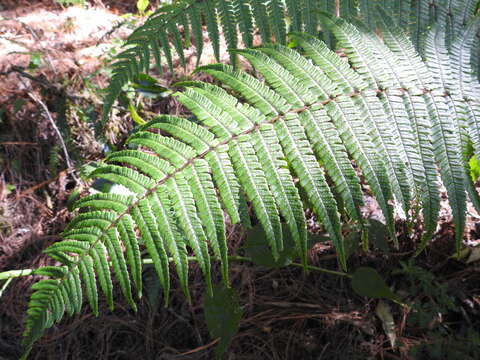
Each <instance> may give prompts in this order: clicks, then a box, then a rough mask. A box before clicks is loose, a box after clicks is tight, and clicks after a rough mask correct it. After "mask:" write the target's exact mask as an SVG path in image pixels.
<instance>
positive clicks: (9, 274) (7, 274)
mask: <svg viewBox="0 0 480 360" xmlns="http://www.w3.org/2000/svg"><path fill="white" fill-rule="evenodd" d="M187 260H188V261H196V260H197V259H196V258H195V256H189V257H187ZM212 260H215V261H219V260H220V259H218V258H217V257H212ZM228 260H229V261H239V262H240V261H244V262H252V259H250V258H249V257H245V256H229V257H228ZM168 261H169V262H173V258H168ZM142 264H144V265H153V260H152V259H148V258H147V259H142ZM290 266H294V267H300V268H302V269H303V268H305V266H304V265H303V264H300V263H291V264H290ZM307 270H311V271H316V272H323V273H325V274H330V275H336V276H343V277H347V278H352V275H350V274H348V273H344V272H341V271H335V270H328V269H324V268H321V267H318V266H313V265H307ZM34 272H35V270H34V269H23V270H10V271H4V272H0V281H2V280H10V279H15V278H19V277H24V276H30V275H33V274H34Z"/></svg>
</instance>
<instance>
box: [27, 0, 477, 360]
mask: <svg viewBox="0 0 480 360" xmlns="http://www.w3.org/2000/svg"><path fill="white" fill-rule="evenodd" d="M220 2H221V3H222V1H220ZM197 3H198V4H200V5H201V6H208V4H211V3H210V2H208V1H207V2H202V1H199V2H191V4H195V6H200V5H197ZM223 3H224V4H220V6H223V7H225V6H227V7H228V6H231V7H232V6H233V5H236V6H237V7H235V9H236V10H235V11H236V12H234V13H235V14H236V16H237V15H238V14H240V11H247V10H245V9H243V10H241V9H240V8H242V6H243V5H245V4H244V3H243V2H240V1H238V2H237V1H229V2H226V1H225V2H223ZM308 3H309V2H308V1H307V2H305V6H307V4H308ZM347 3H348V4H350V2H342V3H341V4H347ZM362 3H363V2H360V4H362ZM391 3H392V4H393V3H394V4H397V2H391ZM227 4H228V5H227ZM266 4H267V5H268V6H267V5H266ZM283 4H284V3H283V2H282V1H278V2H276V1H271V2H258V3H257V2H252V7H251V10H252V11H255V12H256V13H261V12H264V11H266V9H271V10H269V11H274V10H273V8H272V7H273V6H278V7H279V9H278V11H280V10H282V11H283V9H280V7H281V6H283ZM285 4H286V5H287V7H294V6H297V5H298V3H297V2H294V1H286V2H285ZM302 4H303V2H302ZM265 6H267V7H265ZM365 6H368V5H365ZM223 7H220V8H221V9H223ZM189 9H190V10H189V13H188V14H189V15H188V16H191V19H192V20H193V19H194V18H195V13H194V12H195V11H196V10H195V7H190V8H189ZM249 9H250V7H249ZM352 9H356V7H355V6H353V7H352ZM222 11H223V12H224V14H223V15H222V16H221V18H222V17H226V16H227V15H228V11H227V10H225V9H224V10H222ZM275 11H277V10H275ZM369 11H371V12H372V13H371V15H370V16H371V17H370V18H369V19H370V20H369V22H367V23H366V24H365V25H363V24H362V23H359V22H358V21H357V20H352V21H351V22H347V21H346V20H344V19H341V18H336V17H332V16H330V15H328V14H327V13H319V14H318V16H317V14H316V15H315V16H312V18H310V19H307V18H306V17H302V18H301V19H299V18H297V17H299V16H300V13H295V14H296V16H297V17H295V16H292V19H291V21H292V24H296V25H292V26H296V28H295V29H296V30H301V29H303V28H304V27H303V26H300V25H299V24H305V28H307V29H308V28H310V27H311V28H312V29H316V25H315V24H316V22H317V21H318V22H319V24H321V26H322V28H323V29H328V31H329V33H330V34H331V36H332V37H334V41H335V42H336V44H337V47H338V48H339V49H341V52H339V53H337V52H334V51H332V50H330V49H329V47H328V46H327V45H326V44H325V43H324V42H322V41H321V40H319V39H317V38H316V37H314V36H312V35H308V34H304V33H300V32H293V33H291V34H290V39H291V40H292V42H293V43H294V44H295V45H296V46H297V48H298V49H299V50H298V51H296V50H293V49H291V48H288V47H286V46H284V45H281V44H277V45H271V44H265V45H264V46H262V47H259V48H255V49H247V50H235V51H233V53H234V54H235V55H240V56H243V57H245V58H246V59H247V60H248V61H249V62H250V63H251V65H252V66H253V67H254V68H255V69H256V71H257V72H258V73H259V74H261V76H262V79H263V80H259V79H257V78H255V77H253V76H251V75H249V74H247V73H246V72H243V71H239V70H236V69H235V68H234V67H232V66H229V65H224V64H215V65H208V66H204V67H201V68H199V69H198V70H197V71H201V72H204V73H207V74H210V75H211V76H213V77H214V78H216V79H217V80H218V81H219V83H221V84H223V87H220V86H217V85H212V84H207V83H203V82H184V83H183V84H181V85H183V86H184V87H185V90H184V91H182V92H179V93H177V94H176V96H177V98H178V100H179V101H180V102H181V103H182V104H183V105H184V106H185V107H186V108H188V109H189V110H190V111H191V113H192V114H193V115H194V116H195V120H188V119H186V118H180V117H173V116H168V115H163V116H159V117H158V118H156V119H154V120H153V121H151V122H150V123H148V124H147V125H144V126H142V127H140V128H138V129H137V130H136V131H135V133H134V134H133V135H131V136H130V137H129V139H128V141H127V144H128V145H129V150H122V151H118V152H115V153H113V154H111V155H109V156H108V157H107V159H106V160H105V165H104V166H102V167H100V168H99V169H97V170H95V172H94V174H93V175H94V176H96V177H99V178H103V179H107V180H110V181H112V182H114V183H116V184H120V185H123V186H124V187H126V188H127V189H128V190H129V191H130V193H131V195H118V194H111V193H98V194H94V195H90V196H87V197H85V198H83V199H81V200H80V201H78V202H77V204H76V208H77V209H79V210H80V213H79V215H78V216H77V217H76V218H75V219H74V220H73V221H72V222H71V223H70V224H69V226H68V228H67V229H66V230H65V232H64V234H63V237H64V240H63V241H61V242H58V243H56V244H54V245H52V246H50V247H49V248H48V249H47V250H46V252H47V253H48V254H49V255H50V256H51V257H53V258H54V259H55V260H56V261H57V262H58V263H60V264H61V266H54V267H53V266H49V267H44V268H41V269H38V270H36V271H35V274H37V275H42V276H44V277H45V278H44V279H42V280H40V281H39V282H38V283H36V284H35V285H34V286H33V289H34V293H33V295H32V297H31V299H30V302H29V308H28V317H27V320H26V329H25V334H24V335H25V339H24V343H25V346H26V349H27V352H26V353H27V354H28V352H29V351H30V349H31V347H32V345H33V343H34V342H35V341H36V340H37V339H38V338H39V337H40V336H41V335H42V333H43V331H44V330H45V329H46V328H48V327H50V326H52V325H53V324H54V323H55V322H58V321H60V319H62V317H63V315H64V313H65V312H66V313H67V314H68V315H72V314H74V313H77V312H79V311H80V309H81V306H82V302H83V297H85V298H86V299H87V301H88V303H89V304H90V307H91V309H92V310H93V312H94V313H95V314H97V313H98V293H99V289H101V291H102V292H103V293H104V294H105V296H106V298H107V301H108V303H109V305H110V307H113V299H112V288H113V282H114V280H113V279H115V280H116V282H118V284H119V286H120V288H121V290H122V292H123V295H124V296H125V298H126V299H127V301H128V302H129V304H130V305H131V306H132V308H135V300H134V298H135V297H140V296H141V294H142V262H143V261H144V260H145V259H144V257H143V255H142V254H148V257H149V258H150V259H151V261H152V262H153V264H154V266H155V269H156V271H157V273H158V277H159V279H160V282H161V284H162V288H163V291H164V299H165V303H167V302H168V294H169V281H170V270H171V269H170V266H169V264H170V262H173V264H174V268H175V271H176V272H177V274H178V277H179V279H180V283H181V287H182V289H183V291H184V292H185V294H186V295H187V297H188V296H189V295H188V291H189V290H188V256H189V255H193V256H194V258H195V260H196V261H197V262H198V264H199V266H200V269H201V270H202V272H203V274H204V277H205V281H206V284H207V287H208V288H209V289H211V288H212V280H211V274H210V273H211V262H212V260H213V259H214V260H218V261H220V263H221V272H222V276H223V280H224V282H225V283H226V284H227V285H228V282H229V279H228V256H227V248H228V247H227V240H226V235H225V233H226V231H225V227H226V222H225V216H224V213H226V214H228V217H229V221H230V222H231V223H239V222H243V223H245V224H248V223H249V221H250V218H249V213H248V211H247V203H249V204H250V206H251V208H252V210H253V213H254V215H255V216H256V218H257V219H258V222H259V223H260V224H261V226H262V227H263V229H264V231H265V234H266V241H267V242H268V244H269V246H270V248H271V251H272V253H273V255H274V256H278V254H279V252H280V251H281V250H282V249H283V247H284V243H283V240H282V239H283V234H282V223H285V224H286V227H287V228H288V231H289V232H290V234H291V236H292V238H293V239H294V240H295V244H296V247H297V248H298V250H299V253H300V254H302V259H303V262H304V263H305V264H306V251H307V230H306V221H305V215H304V210H305V208H306V207H309V208H311V209H313V210H314V212H315V214H316V215H317V217H318V219H319V221H320V222H321V223H322V224H323V226H324V228H325V231H326V232H327V233H328V236H329V238H330V239H331V241H332V242H333V244H334V245H335V247H336V249H337V251H338V254H339V260H340V263H341V266H342V267H343V268H346V260H345V249H344V240H343V237H342V231H341V230H342V229H341V219H340V216H345V217H346V218H350V219H351V220H353V221H356V222H357V223H358V226H359V227H360V228H362V227H363V221H362V216H361V213H360V210H359V207H360V206H361V205H362V190H361V188H360V182H359V178H358V176H357V175H356V172H355V169H354V167H353V166H352V160H354V162H355V164H356V165H357V166H358V167H359V168H360V170H361V172H362V174H363V176H364V177H365V180H366V181H367V182H368V184H369V185H370V188H371V190H372V192H373V194H374V196H375V198H376V199H377V201H378V203H379V205H380V207H381V209H382V212H383V214H384V216H385V219H386V223H387V226H388V229H389V232H390V235H391V237H392V238H393V239H394V240H395V229H394V220H393V219H394V216H393V206H392V201H393V200H396V201H397V202H398V203H399V204H400V205H401V206H402V207H403V210H404V211H405V212H406V213H408V211H409V210H411V211H413V210H415V209H417V208H421V209H422V212H423V219H424V223H425V226H424V234H423V239H424V243H423V244H422V246H423V245H425V244H426V242H427V241H428V240H429V239H431V237H432V235H433V233H434V231H435V229H436V225H437V218H438V212H439V203H440V196H439V189H438V185H439V180H440V179H441V181H442V182H443V184H444V185H445V187H446V189H447V192H448V198H449V201H450V205H451V207H452V211H453V218H454V222H455V227H456V233H457V236H456V238H457V246H458V247H459V246H460V244H461V240H462V236H463V228H464V225H465V211H466V200H467V192H468V194H469V196H470V198H471V200H472V201H473V202H474V204H477V205H478V204H480V202H479V200H478V194H477V192H476V190H475V189H474V187H473V184H472V180H471V178H470V173H469V168H468V160H469V159H470V157H471V156H472V155H473V153H475V154H476V155H477V156H479V155H480V132H479V130H480V127H479V122H480V101H479V99H480V85H479V83H478V78H477V76H476V74H475V71H474V68H473V67H472V66H473V65H472V58H471V54H472V49H474V48H475V46H476V43H475V42H476V41H478V39H476V38H475V36H476V34H477V32H478V29H479V24H480V21H479V19H478V17H477V18H473V19H470V18H468V23H467V24H466V26H458V28H457V29H456V30H455V31H454V32H453V31H447V30H446V29H447V27H455V26H456V25H455V23H454V22H452V17H451V16H449V12H448V11H445V12H440V13H439V14H438V15H437V18H438V22H437V23H436V24H435V25H434V26H432V27H431V29H430V30H428V32H427V33H426V34H425V36H424V37H423V39H425V41H424V42H423V43H422V46H421V49H422V53H423V54H424V57H425V61H424V60H422V58H421V57H420V55H419V54H418V52H417V51H416V50H415V47H414V45H413V43H412V42H411V41H410V40H409V38H408V37H407V35H406V34H405V32H404V31H403V30H402V28H401V27H400V26H398V24H395V23H394V22H393V21H392V20H391V19H390V17H389V16H388V15H387V14H386V13H385V12H384V11H383V10H381V9H380V8H374V9H369ZM419 11H420V13H421V12H422V11H423V10H422V11H421V9H420V10H419ZM210 13H212V14H213V13H214V11H211V12H210ZM179 14H180V15H179V16H181V14H183V13H182V12H180V13H179ZM238 16H239V15H238ZM259 19H261V17H258V19H257V20H256V23H257V25H258V26H259V28H260V29H261V28H262V25H261V24H260V20H259ZM465 19H467V18H465ZM222 21H224V22H225V23H227V21H228V20H226V19H224V20H222ZM242 21H243V22H242V24H243V25H242V27H243V28H244V29H250V28H251V26H252V25H251V22H249V21H248V16H245V17H244V19H243V20H242ZM152 22H153V19H152ZM212 22H215V21H214V20H212V19H210V25H209V26H210V27H213V26H214V25H212ZM207 24H208V23H207ZM215 26H216V25H215ZM272 26H273V27H269V26H267V25H264V29H263V30H262V31H263V32H264V33H265V40H268V39H269V37H268V36H267V33H266V32H267V31H270V30H273V31H274V32H275V34H276V35H277V33H278V34H281V36H283V34H284V31H285V29H284V28H283V27H282V26H281V24H280V25H279V24H277V25H274V24H272ZM373 27H375V28H376V29H377V31H376V32H372V31H371V30H370V28H373ZM173 28H174V26H172V29H173ZM268 29H270V30H268ZM172 31H174V30H172ZM217 31H218V30H217ZM224 32H225V34H226V36H231V37H234V36H236V35H234V34H235V32H229V31H227V30H225V29H224ZM413 34H416V33H415V32H413ZM161 36H165V37H166V36H167V35H166V34H164V35H161ZM161 36H160V37H159V38H157V40H159V41H164V40H161ZM279 36H280V35H279ZM165 41H166V40H165ZM164 44H166V42H164ZM146 48H147V47H146ZM154 52H155V53H156V54H157V55H158V53H159V51H158V50H154ZM148 58H149V55H148V54H147V53H146V54H145V55H144V57H143V65H142V66H143V67H146V64H147V63H148ZM118 69H119V68H117V71H119V70H118ZM126 73H127V72H126ZM125 76H126V77H129V76H130V75H125ZM227 89H228V90H227ZM301 193H302V194H304V196H303V195H302V196H301V195H300V194H301ZM412 204H414V205H415V206H414V207H412ZM417 205H418V206H417ZM411 208H412V209H411ZM364 230H365V229H364ZM25 356H26V355H25Z"/></svg>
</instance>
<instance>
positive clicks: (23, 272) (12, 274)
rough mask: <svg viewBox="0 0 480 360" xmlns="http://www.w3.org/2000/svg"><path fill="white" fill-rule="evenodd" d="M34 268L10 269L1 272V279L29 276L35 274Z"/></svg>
mask: <svg viewBox="0 0 480 360" xmlns="http://www.w3.org/2000/svg"><path fill="white" fill-rule="evenodd" d="M33 271H34V270H33V269H23V270H10V271H4V272H1V273H0V281H2V280H9V279H15V278H18V277H23V276H29V275H32V274H33Z"/></svg>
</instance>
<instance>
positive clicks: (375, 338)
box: [0, 0, 480, 360]
mask: <svg viewBox="0 0 480 360" xmlns="http://www.w3.org/2000/svg"><path fill="white" fill-rule="evenodd" d="M119 3H120V5H119ZM135 3H136V1H134V0H129V1H124V2H116V1H101V0H97V1H92V5H91V6H87V7H79V6H70V7H62V6H60V5H58V4H57V3H56V2H55V1H53V0H43V1H33V0H30V1H29V0H16V1H13V0H3V1H2V3H1V4H0V272H2V271H7V270H13V269H24V268H36V267H39V266H42V265H45V264H50V263H51V260H49V259H48V258H47V257H46V255H45V254H42V251H43V250H44V249H45V248H46V247H48V246H49V245H51V244H52V243H54V242H55V241H57V240H59V238H60V237H59V234H60V233H61V231H62V230H63V228H64V227H65V225H66V224H67V223H68V221H69V220H70V219H71V218H72V215H71V213H70V211H69V210H68V208H69V205H70V204H71V200H72V196H73V195H74V194H76V193H77V192H83V191H84V189H86V186H87V183H88V181H87V180H85V179H84V178H83V177H82V176H81V174H80V171H79V168H81V167H82V166H83V165H84V164H86V163H88V162H94V161H98V160H100V159H102V157H103V156H104V150H105V147H104V145H103V144H102V143H101V142H100V141H98V140H97V139H96V137H95V134H94V131H93V129H92V126H91V125H90V123H91V122H92V121H93V122H94V121H95V120H96V119H98V116H99V113H100V111H101V89H102V88H104V87H105V86H106V85H107V84H108V75H109V72H108V62H109V61H110V60H111V57H112V56H113V54H114V52H115V51H117V50H118V49H119V44H120V43H121V40H122V39H125V37H126V36H127V35H128V34H129V33H130V32H131V31H132V29H133V28H134V26H135V25H136V24H139V22H140V21H141V19H139V17H136V16H130V17H126V16H125V14H127V13H135V12H136V6H135ZM210 53H211V52H210ZM187 59H188V60H189V63H188V66H187V68H186V69H182V68H180V67H179V68H178V71H177V72H176V73H175V74H171V73H169V72H168V70H167V69H165V72H164V74H163V75H162V76H161V77H159V81H160V82H161V83H162V85H165V86H169V85H170V84H172V83H173V82H175V81H177V80H178V79H179V78H181V77H183V76H185V75H188V74H189V73H190V72H191V71H192V70H193V68H194V66H195V57H194V51H192V52H191V53H188V54H187ZM212 61H213V56H212V55H211V54H209V53H208V50H207V54H206V56H204V57H203V62H204V63H208V62H212ZM45 107H46V108H47V110H48V111H45ZM146 109H147V110H148V111H145V114H146V115H148V114H150V113H152V112H155V113H159V112H162V113H175V114H178V113H179V112H182V108H181V107H180V106H179V104H178V103H176V102H175V101H174V100H172V99H169V98H167V99H160V100H155V101H150V102H148V107H146ZM49 117H51V119H50V118H49ZM112 122H113V125H112V127H111V129H110V131H111V133H109V134H108V136H109V139H110V140H111V141H112V143H113V144H114V145H118V146H121V144H122V142H123V140H124V139H125V137H126V135H127V134H128V132H129V131H130V130H131V129H132V127H133V123H132V121H131V119H130V117H129V114H128V112H126V111H123V110H121V109H120V110H118V111H115V112H114V115H113V116H112ZM54 124H56V125H54ZM59 133H60V135H61V137H62V139H63V140H64V141H65V143H66V151H64V150H63V147H62V144H61V142H60V141H59ZM69 166H70V167H69ZM443 197H444V198H443V201H442V210H441V214H440V221H439V226H438V229H437V233H436V234H435V237H434V240H433V241H432V242H431V244H430V245H429V246H428V248H427V250H426V251H424V252H423V253H422V254H421V255H419V256H417V257H413V254H414V253H415V246H416V245H417V244H418V238H419V234H420V233H421V224H420V223H415V224H414V225H413V228H412V229H407V226H406V225H405V223H404V222H403V221H402V220H401V219H398V221H397V230H398V231H397V235H398V238H399V241H400V248H399V249H395V248H394V247H393V245H392V244H391V243H390V242H386V241H385V240H384V236H383V237H382V231H381V230H379V235H378V236H377V238H376V239H375V237H374V238H373V240H374V241H373V243H372V246H371V250H370V251H368V252H363V251H362V250H361V249H359V248H358V244H357V243H356V241H357V240H356V237H355V231H354V230H353V231H352V230H351V229H350V230H349V229H348V228H345V235H346V236H347V238H349V239H351V242H352V244H353V245H352V248H353V249H355V251H353V250H352V254H351V256H350V257H349V260H348V263H349V270H350V271H352V272H353V271H354V269H356V268H358V267H360V266H370V267H373V268H375V269H377V271H379V272H380V273H381V274H382V276H383V277H384V279H385V281H386V282H387V284H388V285H389V286H390V287H391V288H392V290H393V291H394V292H395V293H396V294H397V295H399V296H400V297H402V298H403V299H404V302H405V303H406V304H408V306H401V305H398V304H396V303H393V302H388V301H380V300H374V299H368V298H365V297H361V296H359V295H357V294H356V293H355V292H354V291H353V289H352V286H351V282H350V280H349V279H345V278H342V277H336V276H332V275H329V274H323V273H317V272H309V273H304V272H303V270H302V269H298V268H294V267H284V268H277V269H266V268H261V267H258V266H253V265H251V264H247V263H235V264H233V265H232V267H231V278H232V283H233V284H234V287H235V288H236V289H237V291H238V292H239V295H240V303H241V306H242V311H243V316H242V319H241V322H240V328H239V331H238V333H237V334H236V335H235V336H234V337H233V340H232V342H231V345H230V347H229V348H228V350H227V352H226V354H225V359H229V360H237V359H238V360H242V359H245V360H247V359H248V360H250V359H252V360H253V359H272V360H283V359H285V360H290V359H292V360H293V359H307V360H309V359H312V360H313V359H472V360H473V359H478V357H477V356H478V348H480V264H479V261H478V258H480V254H478V250H479V249H480V247H476V248H475V246H476V245H478V244H479V243H480V240H479V239H480V216H479V215H478V214H477V213H476V212H475V210H474V209H473V208H472V207H471V206H469V209H468V217H467V220H468V224H467V229H466V232H465V241H464V246H465V247H469V251H470V253H468V254H467V252H466V253H465V254H467V255H466V256H465V257H464V258H463V259H461V260H458V259H457V258H456V257H455V256H454V255H455V245H454V244H455V240H454V227H453V225H452V215H451V211H450V209H449V207H448V205H447V201H446V196H445V195H444V196H443ZM365 201H366V206H365V207H364V209H363V214H364V216H365V218H367V219H371V220H372V224H378V223H376V222H375V221H373V220H381V213H380V211H379V210H378V207H377V206H376V203H375V201H374V200H373V198H372V197H370V196H369V193H368V188H367V187H365ZM380 228H381V226H380ZM310 230H313V231H314V232H320V233H321V231H322V229H321V227H320V226H319V225H318V224H317V223H316V222H315V219H314V218H311V219H310ZM228 233H229V237H228V238H229V243H230V251H231V253H232V254H236V255H242V254H243V251H244V250H243V248H242V241H243V240H244V238H245V233H244V232H243V231H242V230H241V229H240V228H238V227H237V226H232V227H231V228H229V231H228ZM474 256H478V257H477V259H475V257H474ZM309 261H310V263H311V264H312V265H316V266H320V267H322V268H327V269H330V270H339V269H338V264H337V260H336V256H335V252H334V250H333V247H332V246H331V244H329V243H328V242H319V243H316V244H315V245H314V246H313V247H312V249H311V251H310V253H309ZM217 275H218V274H217ZM155 280H156V278H155V275H154V273H153V271H152V269H150V268H147V269H146V270H145V281H146V283H147V291H146V296H144V297H143V298H142V299H141V300H140V301H139V308H138V312H137V313H135V312H133V311H132V310H131V309H130V308H128V306H127V304H126V302H125V301H123V300H122V298H121V296H118V297H117V299H118V301H117V302H116V303H115V310H114V311H109V310H107V306H106V303H105V302H102V303H101V309H102V311H101V315H100V316H99V317H95V316H93V315H92V314H91V312H89V308H88V307H85V308H84V310H83V311H82V313H81V314H79V315H76V316H74V317H72V318H68V319H65V320H64V321H62V322H61V323H60V324H58V325H55V326H54V327H53V328H52V329H50V330H48V331H47V332H46V335H45V336H44V337H43V338H42V339H41V340H40V341H39V342H38V343H37V345H36V346H35V347H34V349H33V351H32V354H31V357H30V358H31V359H49V360H50V359H52V360H56V359H59V360H60V359H65V360H66V359H132V358H137V359H187V360H190V359H192V360H193V359H212V358H213V350H214V348H215V345H216V339H212V338H210V336H209V333H208V329H207V327H206V324H205V319H204V314H203V308H202V302H203V298H204V295H205V283H204V281H203V279H202V276H201V274H200V271H199V270H198V268H197V267H196V266H195V265H192V266H191V271H190V289H191V295H192V304H191V305H189V304H188V303H187V301H186V299H185V297H184V295H183V294H182V292H181V290H180V289H179V286H178V284H177V281H176V280H175V279H174V281H173V290H172V295H171V302H170V305H169V307H167V308H164V307H162V305H161V304H162V300H161V295H160V289H159V287H158V285H156V284H158V282H156V281H155ZM33 282H34V279H32V278H28V277H25V278H20V279H16V280H14V281H13V282H12V283H10V284H8V285H9V286H8V287H7V288H6V289H5V291H2V290H1V289H2V286H4V285H5V284H2V283H0V360H10V359H17V358H18V357H19V355H20V354H21V351H22V346H21V337H22V329H23V321H24V319H25V311H26V307H27V301H28V296H29V295H30V293H31V290H30V287H31V285H32V284H33ZM117 295H119V294H117ZM379 304H381V305H382V306H383V305H385V304H386V305H387V307H388V309H389V310H388V311H387V313H389V314H391V316H392V317H393V322H394V325H395V326H394V328H393V329H390V330H388V329H387V330H386V329H384V325H385V321H382V320H381V319H380V316H379V315H378V310H379ZM389 335H390V336H395V337H396V340H395V341H393V345H392V341H391V339H390V338H389Z"/></svg>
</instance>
